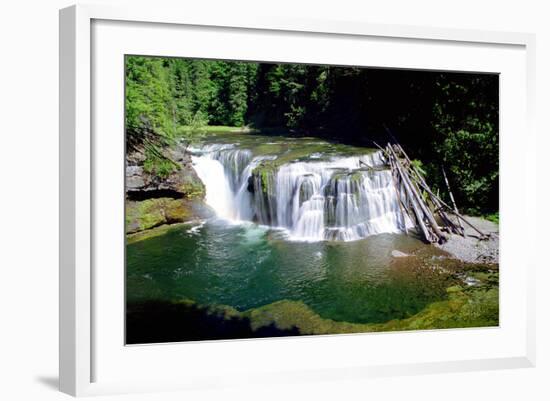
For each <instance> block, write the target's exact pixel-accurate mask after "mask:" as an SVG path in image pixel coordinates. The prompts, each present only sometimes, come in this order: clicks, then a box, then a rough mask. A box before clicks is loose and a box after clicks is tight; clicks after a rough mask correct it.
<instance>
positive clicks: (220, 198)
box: [192, 145, 413, 241]
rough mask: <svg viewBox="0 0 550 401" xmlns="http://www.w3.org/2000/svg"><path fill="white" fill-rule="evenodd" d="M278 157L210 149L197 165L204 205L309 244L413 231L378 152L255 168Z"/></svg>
mask: <svg viewBox="0 0 550 401" xmlns="http://www.w3.org/2000/svg"><path fill="white" fill-rule="evenodd" d="M275 158H276V156H254V155H253V153H252V152H251V151H250V150H248V149H241V148H239V147H237V146H235V145H207V146H204V147H202V148H201V149H200V150H197V151H195V152H194V155H193V157H192V160H193V167H194V168H195V170H196V172H197V174H198V176H199V178H200V179H201V180H202V181H203V183H204V185H205V187H206V199H205V201H206V203H207V204H208V205H209V206H211V207H212V208H213V209H214V211H215V212H216V214H217V215H218V216H219V217H221V218H224V219H227V220H231V221H255V222H257V223H259V224H263V225H266V226H271V227H278V228H282V229H284V230H286V232H287V233H288V235H289V237H290V238H291V239H296V240H303V241H322V240H340V241H353V240H357V239H361V238H365V237H367V236H369V235H373V234H379V233H397V232H401V231H403V230H404V229H405V227H406V226H407V227H412V226H413V224H412V222H411V221H410V219H409V218H408V217H405V218H403V216H402V214H401V211H400V208H399V203H398V198H397V193H396V190H395V186H394V185H393V181H392V180H393V179H392V175H391V171H390V170H389V169H387V168H386V167H385V165H384V161H383V159H382V154H381V153H380V152H374V153H370V154H366V155H362V156H342V157H332V158H330V159H329V160H320V159H319V158H317V157H316V158H310V159H309V160H307V161H294V162H289V163H285V164H282V165H281V166H278V167H274V168H271V169H264V170H262V169H261V168H259V169H258V170H259V171H255V169H256V168H257V167H258V166H260V164H261V163H262V162H264V161H265V160H274V159H275Z"/></svg>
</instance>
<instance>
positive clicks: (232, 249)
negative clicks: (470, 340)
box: [126, 219, 456, 323]
mask: <svg viewBox="0 0 550 401" xmlns="http://www.w3.org/2000/svg"><path fill="white" fill-rule="evenodd" d="M395 249H398V250H400V251H402V252H406V253H415V254H416V255H418V256H415V257H409V258H393V257H392V256H391V252H392V250H395ZM437 253H438V251H437V250H435V248H434V247H428V246H426V245H424V244H423V243H421V242H420V241H418V240H416V239H414V238H412V237H410V236H405V235H396V234H382V235H375V236H371V237H368V238H366V239H364V240H360V241H354V242H315V243H307V242H292V241H288V240H286V239H285V237H284V235H283V234H282V233H280V232H278V231H277V230H269V229H267V228H264V227H259V226H257V225H255V224H252V223H250V224H244V225H242V224H241V225H232V224H228V223H226V222H223V221H221V220H215V219H213V220H209V221H206V222H204V224H202V225H195V226H193V225H182V226H177V227H174V228H172V229H170V230H168V231H167V232H166V233H164V234H162V235H159V236H156V237H153V238H149V239H146V240H142V241H138V242H135V243H131V244H128V245H127V267H126V273H127V301H128V302H129V303H132V302H144V301H150V300H164V301H176V300H180V299H191V300H193V301H196V302H197V303H199V304H202V305H229V306H232V307H234V308H236V309H237V310H239V311H245V310H249V309H251V308H257V307H259V306H263V305H267V304H270V303H273V302H275V301H279V300H283V299H288V300H295V301H302V302H304V303H305V304H306V305H308V306H309V307H310V308H311V309H313V310H314V311H315V312H316V313H318V314H319V315H320V316H321V317H323V318H328V319H333V320H336V321H346V322H356V323H379V322H386V321H388V320H391V319H399V318H405V317H408V316H411V315H413V314H415V313H417V312H419V311H420V310H421V309H423V308H424V307H425V306H426V305H427V304H429V303H432V302H435V301H438V300H442V299H445V298H446V288H447V287H449V286H450V285H452V284H453V280H456V279H455V278H453V276H452V275H451V274H450V273H449V274H448V273H445V272H444V271H441V270H440V269H434V268H433V264H434V263H437V260H438V259H439V257H438V256H437ZM430 266H431V268H430Z"/></svg>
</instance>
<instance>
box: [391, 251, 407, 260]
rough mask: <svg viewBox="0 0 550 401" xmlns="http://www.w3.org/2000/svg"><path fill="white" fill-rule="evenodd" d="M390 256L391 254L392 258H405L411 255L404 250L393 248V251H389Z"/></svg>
mask: <svg viewBox="0 0 550 401" xmlns="http://www.w3.org/2000/svg"><path fill="white" fill-rule="evenodd" d="M391 256H393V257H394V258H406V257H409V256H411V255H409V254H408V253H405V252H401V251H398V250H397V249H394V250H393V251H391Z"/></svg>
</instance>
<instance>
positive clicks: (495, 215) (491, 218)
mask: <svg viewBox="0 0 550 401" xmlns="http://www.w3.org/2000/svg"><path fill="white" fill-rule="evenodd" d="M484 217H485V218H486V219H487V220H489V221H492V222H493V223H496V224H498V223H499V216H498V212H496V213H491V214H487V215H485V216H484Z"/></svg>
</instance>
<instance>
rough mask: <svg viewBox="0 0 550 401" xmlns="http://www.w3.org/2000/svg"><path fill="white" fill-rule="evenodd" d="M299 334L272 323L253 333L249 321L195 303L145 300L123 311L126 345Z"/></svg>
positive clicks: (292, 329) (294, 329)
mask: <svg viewBox="0 0 550 401" xmlns="http://www.w3.org/2000/svg"><path fill="white" fill-rule="evenodd" d="M297 335H300V331H299V330H298V328H296V327H293V328H291V329H280V328H278V327H276V326H275V325H274V324H273V323H272V324H270V325H267V326H262V327H260V328H258V329H256V330H254V329H253V328H252V326H251V322H250V319H248V318H247V317H240V316H228V315H227V314H225V313H223V311H212V310H210V309H209V308H208V307H202V306H198V305H196V304H194V303H172V302H168V301H146V302H140V303H129V304H128V305H127V308H126V344H147V343H164V342H179V341H199V340H222V339H223V340H225V339H238V338H262V337H282V336H297Z"/></svg>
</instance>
